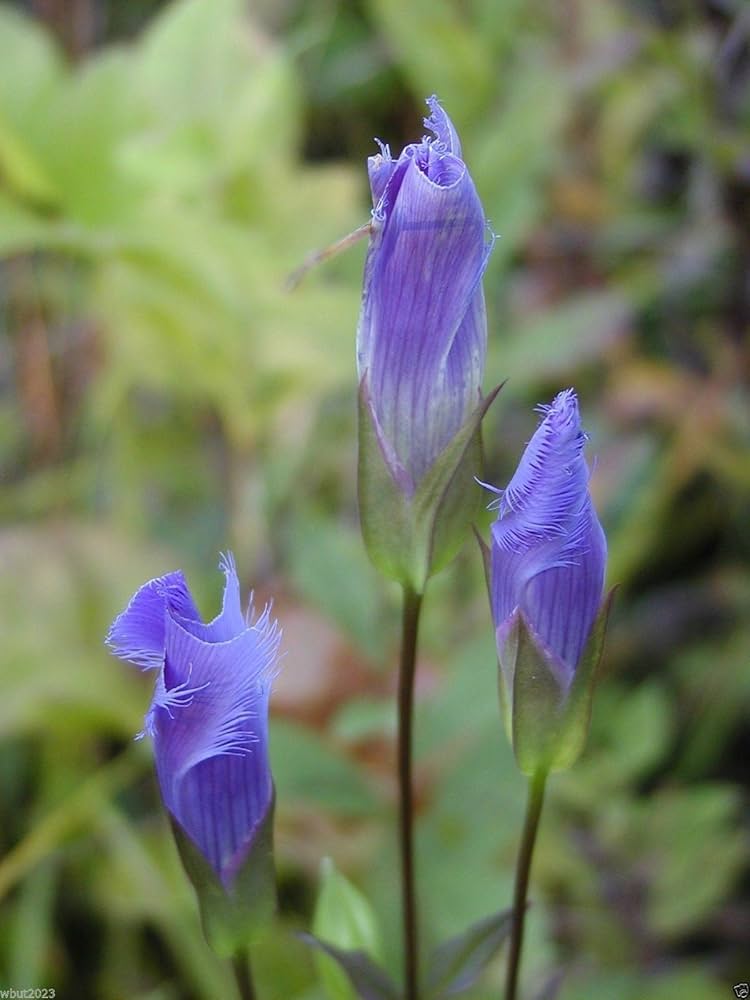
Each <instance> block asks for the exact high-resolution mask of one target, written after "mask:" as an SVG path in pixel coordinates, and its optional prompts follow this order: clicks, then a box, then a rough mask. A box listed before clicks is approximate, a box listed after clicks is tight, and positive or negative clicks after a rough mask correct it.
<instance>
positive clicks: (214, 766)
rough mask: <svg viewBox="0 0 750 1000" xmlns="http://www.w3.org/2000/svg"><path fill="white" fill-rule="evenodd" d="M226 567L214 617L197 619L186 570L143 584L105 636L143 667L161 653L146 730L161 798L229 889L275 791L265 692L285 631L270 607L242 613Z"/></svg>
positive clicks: (226, 563)
mask: <svg viewBox="0 0 750 1000" xmlns="http://www.w3.org/2000/svg"><path fill="white" fill-rule="evenodd" d="M221 568H222V569H223V571H224V574H225V577H226V585H225V589H224V599H223V604H222V610H221V613H220V614H219V615H218V616H217V617H216V618H215V619H214V620H213V621H211V622H209V623H208V624H204V623H202V622H201V621H200V617H199V615H198V612H197V611H196V610H195V605H194V603H193V602H192V598H190V594H189V592H188V591H187V587H186V586H185V583H184V578H183V577H182V574H181V573H171V574H169V575H168V576H166V577H161V578H159V580H157V581H151V582H150V583H149V584H146V585H145V587H142V588H141V590H139V591H138V592H137V594H136V595H135V597H134V598H133V600H132V601H131V602H130V604H129V605H128V608H127V609H126V610H125V611H124V612H123V614H122V615H120V616H119V618H117V619H116V620H115V623H114V625H113V627H112V630H111V631H110V636H109V637H108V641H109V642H110V645H111V646H112V647H113V649H114V651H115V652H116V653H117V655H120V656H122V657H123V658H126V659H130V660H133V662H136V663H138V664H139V665H140V664H141V663H142V662H143V661H144V658H145V656H146V654H147V656H148V658H149V665H151V666H156V665H157V664H156V663H155V662H153V661H155V660H156V658H157V656H158V657H159V663H158V666H159V667H160V670H159V673H158V676H157V682H156V689H155V692H154V697H153V700H152V703H151V707H150V709H149V711H148V714H147V717H146V731H147V732H148V733H149V734H150V735H151V736H152V738H153V741H154V751H155V758H156V770H157V774H158V777H159V784H160V787H161V792H162V797H163V799H164V803H165V805H166V806H167V808H168V809H169V811H170V812H171V814H172V815H173V816H174V818H175V819H176V820H177V822H178V823H179V824H180V825H181V826H182V828H183V829H184V831H185V833H186V834H187V835H188V836H189V837H190V838H191V840H192V841H193V842H194V844H195V845H196V846H197V847H198V848H199V849H200V851H201V852H202V854H203V855H204V857H205V858H206V860H207V861H208V862H209V864H210V865H211V867H212V868H213V869H214V871H215V872H216V874H217V876H218V877H219V879H220V880H221V881H222V883H223V884H224V886H225V887H226V888H229V887H230V886H231V884H232V882H233V880H234V878H235V876H236V874H237V872H238V870H239V869H240V867H241V866H242V862H243V860H244V858H245V856H246V854H247V852H248V851H249V849H250V847H251V846H252V843H253V839H254V836H255V833H256V831H257V829H258V827H259V825H260V824H261V823H262V821H263V820H264V818H265V816H266V814H267V812H268V810H269V808H270V806H271V801H272V798H273V785H272V779H271V771H270V766H269V761H268V699H269V695H270V689H271V683H272V679H273V674H274V669H275V665H276V662H277V660H278V649H279V641H280V632H279V629H278V626H277V625H276V623H275V622H274V621H272V620H271V618H270V614H269V611H268V609H266V610H265V611H264V612H263V614H262V615H261V616H260V617H259V618H258V619H257V620H256V621H253V619H252V616H251V612H249V613H248V616H245V615H244V614H243V613H242V609H241V605H240V589H239V581H238V579H237V573H236V570H235V566H234V561H233V559H232V558H231V556H226V557H224V558H223V559H222V563H221ZM165 581H167V582H166V583H165ZM159 600H161V612H160V613H159V608H158V602H159ZM139 627H142V629H143V631H142V634H140V635H139V633H138V628H139ZM123 637H124V639H123ZM123 650H126V651H127V653H128V655H127V656H126V655H125V653H124V652H123ZM133 651H135V653H136V654H137V658H136V657H134V656H132V655H130V654H131V653H132V652H133ZM144 651H146V652H145V653H144Z"/></svg>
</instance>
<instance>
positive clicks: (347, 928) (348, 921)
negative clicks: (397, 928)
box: [313, 858, 381, 1000]
mask: <svg viewBox="0 0 750 1000" xmlns="http://www.w3.org/2000/svg"><path fill="white" fill-rule="evenodd" d="M320 873H321V887H320V894H319V895H318V902H317V905H316V907H315V916H314V918H313V930H314V932H315V935H316V937H318V938H320V939H321V940H323V941H325V942H326V943H327V944H331V945H334V946H335V947H337V948H341V949H343V950H345V951H357V950H359V951H363V952H365V953H366V954H369V955H374V956H375V957H379V955H380V948H381V944H380V932H379V930H378V926H377V918H376V916H375V913H374V911H373V909H372V907H371V906H370V903H369V902H368V900H367V898H366V897H365V896H364V895H363V894H362V893H361V892H360V891H359V889H357V888H356V887H355V886H353V885H352V883H351V882H350V881H349V880H348V879H347V878H345V876H344V875H342V874H341V872H339V871H338V870H337V869H336V867H335V865H334V863H333V861H331V859H330V858H324V859H323V861H322V863H321V866H320ZM316 964H317V966H318V971H319V974H320V979H321V981H322V983H323V986H324V988H325V990H326V992H327V994H328V996H329V998H330V1000H352V998H353V997H354V996H355V993H354V990H353V987H352V986H351V983H350V982H349V979H348V977H347V976H346V975H345V973H344V972H343V971H342V969H341V967H340V966H339V965H338V964H337V963H336V962H335V961H334V960H333V959H331V958H330V956H328V955H325V954H321V955H319V956H318V961H317V963H316Z"/></svg>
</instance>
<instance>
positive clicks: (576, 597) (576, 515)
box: [490, 389, 607, 692]
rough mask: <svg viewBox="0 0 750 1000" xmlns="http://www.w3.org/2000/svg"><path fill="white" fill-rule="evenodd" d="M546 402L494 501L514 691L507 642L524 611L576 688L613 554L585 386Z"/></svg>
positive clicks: (496, 598)
mask: <svg viewBox="0 0 750 1000" xmlns="http://www.w3.org/2000/svg"><path fill="white" fill-rule="evenodd" d="M539 411H540V412H541V413H542V414H543V419H542V421H541V423H540V425H539V427H538V428H537V430H536V432H535V433H534V436H533V437H532V439H531V441H530V442H529V444H528V445H527V447H526V450H525V452H524V453H523V456H522V458H521V461H520V463H519V466H518V469H517V470H516V472H515V475H514V476H513V478H512V479H511V481H510V483H509V484H508V486H507V488H506V489H505V490H496V491H495V492H497V493H498V494H499V499H498V500H496V501H494V504H493V506H496V507H497V508H498V518H497V520H496V521H495V523H494V524H493V526H492V546H491V569H490V601H491V604H492V616H493V619H494V623H495V629H496V636H497V647H498V652H499V655H500V660H501V666H502V667H503V672H504V673H505V675H506V683H507V684H508V686H509V690H510V692H512V690H513V683H512V681H513V677H512V674H513V670H514V664H513V663H512V662H511V663H509V662H507V660H508V653H507V649H506V642H507V640H508V637H509V636H510V634H511V631H512V629H513V625H514V623H515V619H516V616H517V615H519V614H520V615H522V616H523V618H524V621H525V624H526V625H527V627H528V628H529V630H530V632H531V634H532V635H533V636H534V638H535V640H536V641H537V643H538V645H539V647H540V648H541V649H542V650H543V651H544V654H545V659H546V660H547V662H548V664H549V666H550V669H551V670H552V672H553V673H554V675H555V676H556V678H557V681H558V683H559V685H560V688H561V690H563V691H566V690H568V689H569V687H570V683H571V681H572V679H573V676H574V674H575V670H576V667H577V666H578V663H579V660H580V659H581V654H582V652H583V649H584V647H585V645H586V642H587V640H588V637H589V633H590V631H591V627H592V625H593V622H594V619H595V618H596V615H597V612H598V611H599V608H600V606H601V603H602V589H603V586H604V569H605V564H606V560H607V543H606V540H605V538H604V532H603V531H602V528H601V525H600V524H599V521H598V519H597V516H596V512H595V511H594V508H593V505H592V503H591V497H590V496H589V489H588V483H589V470H588V466H587V465H586V460H585V459H584V457H583V448H584V444H585V442H586V435H585V434H584V432H583V431H582V430H581V423H580V417H579V413H578V400H577V398H576V394H575V392H574V391H573V390H572V389H566V390H565V391H564V392H561V393H559V394H558V395H557V396H556V397H555V399H554V400H553V402H552V403H551V404H550V405H549V406H540V407H539ZM504 661H506V662H504Z"/></svg>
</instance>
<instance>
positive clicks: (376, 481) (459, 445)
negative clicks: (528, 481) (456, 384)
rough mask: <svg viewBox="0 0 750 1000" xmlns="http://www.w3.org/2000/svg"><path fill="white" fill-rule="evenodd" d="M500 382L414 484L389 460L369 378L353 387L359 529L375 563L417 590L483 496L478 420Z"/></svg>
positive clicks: (457, 541)
mask: <svg viewBox="0 0 750 1000" xmlns="http://www.w3.org/2000/svg"><path fill="white" fill-rule="evenodd" d="M501 388H502V386H497V387H496V388H495V389H493V391H492V392H490V393H489V394H488V395H487V396H485V397H484V399H483V400H482V401H481V402H480V403H479V404H478V405H477V407H476V408H475V409H474V411H473V412H472V414H471V415H470V416H469V418H468V419H467V420H466V421H465V423H464V424H463V426H462V427H461V428H460V429H459V430H458V431H457V432H456V434H455V435H454V437H453V438H452V439H451V440H450V441H449V442H448V444H447V445H446V447H445V448H444V449H443V451H442V452H441V454H440V455H439V456H438V458H437V459H436V460H435V462H434V463H433V464H432V466H431V467H430V469H429V471H428V472H427V473H426V474H425V475H424V476H423V477H422V479H421V481H420V482H419V483H418V484H417V486H416V488H415V487H414V485H413V484H412V483H411V481H410V479H409V476H408V474H407V473H406V471H405V470H404V469H402V468H401V467H400V466H399V465H398V463H397V462H396V460H395V459H393V458H392V459H391V461H390V462H389V461H388V459H387V458H386V456H385V453H384V448H385V447H387V446H385V445H383V444H382V443H381V436H380V435H379V433H378V428H377V426H376V423H375V418H374V415H373V411H372V407H371V405H370V402H369V396H368V389H367V378H366V376H365V378H363V379H362V383H361V385H360V393H359V462H358V481H359V511H360V522H361V525H362V536H363V538H364V542H365V547H366V549H367V552H368V555H369V556H370V559H371V560H372V562H373V564H374V565H375V567H376V568H377V569H378V570H380V572H381V573H383V575H384V576H387V577H389V578H391V579H393V580H396V581H398V582H399V583H401V584H402V585H404V586H407V587H409V588H410V589H412V590H414V591H415V592H416V593H419V594H421V593H422V592H423V591H424V587H425V584H426V583H427V580H428V579H429V578H430V576H432V575H433V574H434V573H436V572H438V570H440V569H442V568H443V567H444V566H446V565H447V564H448V563H449V562H450V561H451V560H452V559H453V558H454V556H455V555H456V554H457V552H458V550H459V549H460V547H461V545H462V544H463V541H464V538H465V536H466V532H467V530H468V528H469V526H470V525H471V523H472V522H473V521H474V519H475V517H476V515H477V512H478V509H479V505H480V503H481V496H480V494H479V493H478V491H477V489H476V483H475V482H474V476H476V475H477V474H478V473H479V472H480V470H481V463H482V444H481V434H480V426H481V422H482V419H483V418H484V416H485V414H486V413H487V410H488V409H489V407H490V406H491V404H492V402H493V401H494V399H495V397H496V396H497V394H498V392H499V391H500V389H501Z"/></svg>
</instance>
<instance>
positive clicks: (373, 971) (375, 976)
mask: <svg viewBox="0 0 750 1000" xmlns="http://www.w3.org/2000/svg"><path fill="white" fill-rule="evenodd" d="M299 936H300V938H301V940H302V941H304V942H305V943H306V944H309V945H310V946H311V947H312V948H317V949H318V951H322V952H324V953H325V954H326V955H329V956H330V957H331V958H333V959H335V960H336V961H337V962H338V964H339V965H340V966H341V968H342V969H343V970H344V972H345V973H346V974H347V976H348V977H349V980H350V982H351V984H352V986H353V987H354V989H355V990H356V991H357V996H358V997H360V1000H402V997H401V993H400V991H399V989H398V988H397V986H396V984H395V983H394V982H393V980H392V979H391V978H390V976H388V974H387V973H386V972H385V971H384V970H383V969H381V968H380V966H379V965H376V964H375V962H373V960H372V959H371V958H370V957H369V956H368V955H366V954H365V952H363V951H360V950H355V951H345V950H344V949H343V948H336V947H334V945H332V944H328V943H327V942H326V941H321V940H320V938H316V937H315V935H314V934H304V933H303V934H300V935H299Z"/></svg>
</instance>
